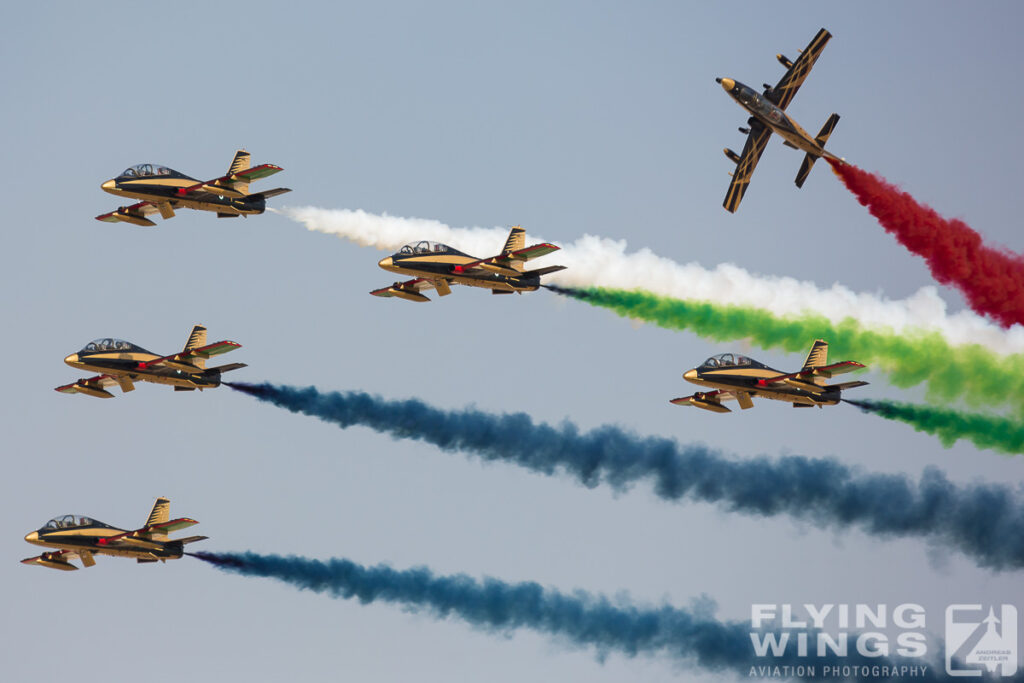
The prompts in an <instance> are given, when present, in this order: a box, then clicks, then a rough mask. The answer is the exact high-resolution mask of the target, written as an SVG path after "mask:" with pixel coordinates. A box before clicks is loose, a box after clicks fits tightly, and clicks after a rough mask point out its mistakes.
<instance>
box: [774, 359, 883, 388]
mask: <svg viewBox="0 0 1024 683" xmlns="http://www.w3.org/2000/svg"><path fill="white" fill-rule="evenodd" d="M863 367H865V366H864V365H863V364H862V363H858V362H857V361H852V360H844V361H841V362H839V363H832V364H831V365H822V366H820V367H816V368H808V369H807V370H801V371H799V372H791V373H790V374H788V375H779V376H778V377H768V378H766V379H759V380H757V383H758V384H759V385H760V386H763V387H769V386H779V385H787V386H790V387H793V388H794V389H803V390H805V391H809V392H811V393H812V394H822V393H825V392H826V391H829V390H831V389H836V388H843V387H842V386H839V385H834V386H828V385H825V384H816V383H815V382H814V378H815V377H832V376H833V375H841V374H843V373H844V372H853V371H854V370H860V369H861V368H863ZM849 384H850V385H851V386H852V385H853V384H855V383H852V382H851V383H849ZM865 384H866V382H865ZM857 386H863V384H857ZM846 388H850V387H846Z"/></svg>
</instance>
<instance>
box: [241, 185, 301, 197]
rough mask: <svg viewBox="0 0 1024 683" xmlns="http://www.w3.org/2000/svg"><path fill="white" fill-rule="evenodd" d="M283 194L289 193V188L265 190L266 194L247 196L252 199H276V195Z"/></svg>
mask: <svg viewBox="0 0 1024 683" xmlns="http://www.w3.org/2000/svg"><path fill="white" fill-rule="evenodd" d="M285 192H291V188H288V187H276V188H274V189H273V190H267V191H266V192H258V193H256V194H253V195H249V196H250V197H251V198H252V199H270V198H271V197H276V196H277V195H279V194H284V193H285Z"/></svg>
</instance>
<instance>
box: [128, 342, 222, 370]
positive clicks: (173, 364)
mask: <svg viewBox="0 0 1024 683" xmlns="http://www.w3.org/2000/svg"><path fill="white" fill-rule="evenodd" d="M241 346H242V345H241V344H239V343H238V342H233V341H226V340H225V341H219V342H214V343H213V344H207V345H206V346H200V347H197V348H194V349H189V350H188V351H182V352H181V353H175V354H173V355H170V356H164V357H163V358H157V359H155V360H151V361H146V362H145V363H139V366H138V367H139V370H146V369H147V368H153V367H157V366H162V367H167V368H172V369H174V370H181V371H182V372H188V373H195V372H202V371H203V368H200V367H196V366H195V365H193V364H192V363H191V361H192V359H193V358H203V359H206V358H209V357H210V356H218V355H220V354H222V353H227V352H228V351H234V350H235V349H237V348H240V347H241Z"/></svg>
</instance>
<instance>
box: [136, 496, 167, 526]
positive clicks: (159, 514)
mask: <svg viewBox="0 0 1024 683" xmlns="http://www.w3.org/2000/svg"><path fill="white" fill-rule="evenodd" d="M170 518H171V501H170V500H169V499H167V498H157V499H156V503H154V505H153V510H152V512H150V513H149V517H147V518H146V524H145V525H144V526H143V528H146V527H151V526H154V525H156V524H164V523H166V522H167V521H168V520H170Z"/></svg>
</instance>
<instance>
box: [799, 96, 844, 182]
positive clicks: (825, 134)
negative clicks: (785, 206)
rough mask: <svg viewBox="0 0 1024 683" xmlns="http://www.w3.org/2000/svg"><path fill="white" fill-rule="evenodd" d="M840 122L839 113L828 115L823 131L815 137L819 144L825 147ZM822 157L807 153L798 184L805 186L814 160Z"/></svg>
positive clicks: (801, 165) (801, 166)
mask: <svg viewBox="0 0 1024 683" xmlns="http://www.w3.org/2000/svg"><path fill="white" fill-rule="evenodd" d="M837 123H839V114H832V116H830V117H828V121H826V122H825V125H824V126H822V127H821V131H820V132H819V133H818V136H817V137H816V138H814V141H815V142H817V143H818V146H819V147H821V148H822V149H824V148H825V143H826V142H828V138H829V136H830V135H832V131H833V130H835V128H836V124H837ZM819 158H820V157H819V156H818V155H817V154H811V153H809V152H808V153H807V155H806V156H805V157H804V161H803V163H802V164H800V170H799V171H798V172H797V174H796V186H797V187H803V186H804V181H805V180H807V176H808V175H809V174H810V172H811V168H812V167H813V166H814V162H815V161H817V160H818V159H819Z"/></svg>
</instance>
